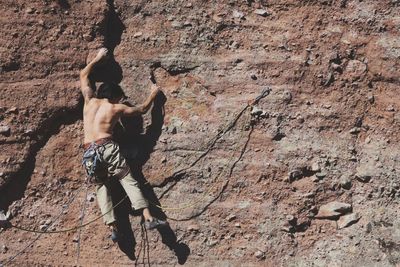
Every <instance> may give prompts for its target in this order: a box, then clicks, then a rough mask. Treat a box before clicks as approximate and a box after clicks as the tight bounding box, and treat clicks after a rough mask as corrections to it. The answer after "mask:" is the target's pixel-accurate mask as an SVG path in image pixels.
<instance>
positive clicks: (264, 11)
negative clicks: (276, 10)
mask: <svg viewBox="0 0 400 267" xmlns="http://www.w3.org/2000/svg"><path fill="white" fill-rule="evenodd" d="M254 13H255V14H257V15H260V16H262V17H266V16H268V15H270V14H269V12H268V11H267V10H265V9H256V10H254Z"/></svg>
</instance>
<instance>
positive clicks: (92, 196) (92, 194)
mask: <svg viewBox="0 0 400 267" xmlns="http://www.w3.org/2000/svg"><path fill="white" fill-rule="evenodd" d="M95 199H96V196H95V194H94V193H91V194H89V195H88V196H87V198H86V200H87V201H89V202H93V201H94V200H95Z"/></svg>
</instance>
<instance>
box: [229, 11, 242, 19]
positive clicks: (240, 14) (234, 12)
mask: <svg viewBox="0 0 400 267" xmlns="http://www.w3.org/2000/svg"><path fill="white" fill-rule="evenodd" d="M232 16H233V17H234V18H238V19H242V18H244V14H243V12H240V11H237V10H235V11H233V14H232Z"/></svg>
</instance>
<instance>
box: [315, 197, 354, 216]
mask: <svg viewBox="0 0 400 267" xmlns="http://www.w3.org/2000/svg"><path fill="white" fill-rule="evenodd" d="M351 209H352V206H351V204H347V203H343V202H337V201H333V202H329V203H327V204H325V205H322V206H321V207H320V208H319V210H318V214H317V215H316V216H315V218H317V219H337V218H338V217H339V216H340V215H343V214H345V213H347V212H350V211H351Z"/></svg>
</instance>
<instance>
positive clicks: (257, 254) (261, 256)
mask: <svg viewBox="0 0 400 267" xmlns="http://www.w3.org/2000/svg"><path fill="white" fill-rule="evenodd" d="M254 256H255V257H256V258H257V259H259V260H262V259H265V253H264V252H262V251H260V250H257V251H256V252H255V253H254Z"/></svg>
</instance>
